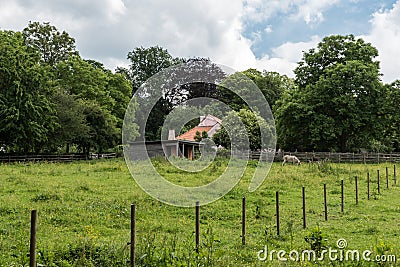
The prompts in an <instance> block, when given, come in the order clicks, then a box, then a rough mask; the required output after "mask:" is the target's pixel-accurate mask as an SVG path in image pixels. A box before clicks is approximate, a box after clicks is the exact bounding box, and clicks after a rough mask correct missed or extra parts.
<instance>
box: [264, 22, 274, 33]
mask: <svg viewBox="0 0 400 267" xmlns="http://www.w3.org/2000/svg"><path fill="white" fill-rule="evenodd" d="M264 31H265V32H266V33H271V32H273V29H272V25H270V24H269V25H267V27H265V29H264Z"/></svg>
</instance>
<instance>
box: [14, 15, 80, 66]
mask: <svg viewBox="0 0 400 267" xmlns="http://www.w3.org/2000/svg"><path fill="white" fill-rule="evenodd" d="M22 35H23V36H24V39H25V43H26V45H27V46H28V47H31V48H33V49H34V50H36V51H38V52H39V54H40V55H41V59H42V60H43V62H45V63H46V64H48V65H50V66H55V65H56V64H57V63H58V62H60V61H63V60H66V59H68V57H70V56H77V55H79V53H78V51H76V49H75V39H74V38H72V37H70V36H69V34H68V33H67V32H65V31H63V32H62V33H60V32H59V31H58V30H57V28H56V27H54V26H52V25H50V23H49V22H45V23H39V22H30V23H29V25H28V26H27V27H26V28H25V29H24V30H23V31H22Z"/></svg>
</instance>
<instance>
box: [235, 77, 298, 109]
mask: <svg viewBox="0 0 400 267" xmlns="http://www.w3.org/2000/svg"><path fill="white" fill-rule="evenodd" d="M243 74H244V75H246V76H247V77H248V78H250V79H251V80H252V81H253V82H254V83H255V84H256V85H257V87H258V88H259V89H260V90H261V92H262V93H263V95H264V97H265V99H266V100H267V102H268V104H269V105H270V106H271V107H273V106H274V105H275V102H276V101H277V100H278V99H280V98H281V96H282V94H283V92H285V91H286V90H291V89H292V88H293V87H294V86H295V85H294V81H293V79H290V78H288V77H287V76H286V75H280V74H279V73H277V72H269V71H265V70H264V71H263V72H261V71H259V70H256V69H248V70H245V71H243Z"/></svg>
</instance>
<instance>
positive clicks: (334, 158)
mask: <svg viewBox="0 0 400 267" xmlns="http://www.w3.org/2000/svg"><path fill="white" fill-rule="evenodd" d="M283 154H285V155H294V156H296V157H298V158H299V159H300V161H301V162H303V163H306V162H308V161H309V160H312V159H314V160H315V159H319V160H320V161H329V162H334V163H384V162H392V163H398V162H400V153H372V152H371V153H370V152H368V153H333V152H284V153H283ZM218 155H220V156H223V157H230V153H228V152H225V153H219V154H218ZM234 156H236V157H238V158H247V157H248V158H250V159H253V160H257V159H260V158H261V159H262V160H263V161H266V160H268V159H272V157H273V158H274V159H273V160H274V161H275V162H279V161H282V153H281V154H279V153H275V154H273V153H268V152H258V151H251V152H241V153H237V154H235V155H234Z"/></svg>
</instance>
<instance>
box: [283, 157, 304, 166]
mask: <svg viewBox="0 0 400 267" xmlns="http://www.w3.org/2000/svg"><path fill="white" fill-rule="evenodd" d="M286 162H291V163H292V164H294V163H297V165H300V164H301V162H300V160H299V159H298V158H297V157H296V156H290V155H285V156H283V162H282V166H283V165H285V163H286Z"/></svg>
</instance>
